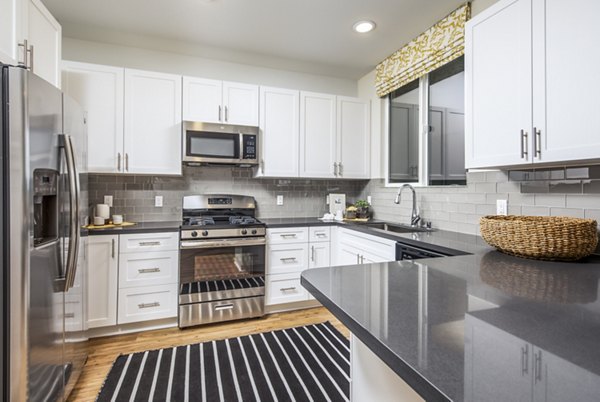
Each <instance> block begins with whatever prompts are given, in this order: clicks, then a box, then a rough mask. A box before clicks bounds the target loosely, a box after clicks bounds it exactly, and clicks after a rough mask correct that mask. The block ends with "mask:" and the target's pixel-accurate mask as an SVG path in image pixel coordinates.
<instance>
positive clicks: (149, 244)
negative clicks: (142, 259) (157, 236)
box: [138, 241, 160, 247]
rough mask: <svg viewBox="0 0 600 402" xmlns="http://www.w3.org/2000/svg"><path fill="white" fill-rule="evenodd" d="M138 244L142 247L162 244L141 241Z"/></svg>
mask: <svg viewBox="0 0 600 402" xmlns="http://www.w3.org/2000/svg"><path fill="white" fill-rule="evenodd" d="M138 244H139V245H140V247H147V246H160V242H159V241H141V242H139V243H138Z"/></svg>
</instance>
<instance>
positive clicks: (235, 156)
mask: <svg viewBox="0 0 600 402" xmlns="http://www.w3.org/2000/svg"><path fill="white" fill-rule="evenodd" d="M258 137H259V129H258V127H253V126H236V125H233V124H219V123H201V122H194V121H185V122H184V123H183V163H185V164H189V165H194V164H199V165H210V164H219V165H235V166H253V165H258V141H259V138H258Z"/></svg>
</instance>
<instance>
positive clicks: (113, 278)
mask: <svg viewBox="0 0 600 402" xmlns="http://www.w3.org/2000/svg"><path fill="white" fill-rule="evenodd" d="M88 251H89V263H88V274H87V284H88V286H87V306H88V307H87V320H88V327H89V328H97V327H106V326H109V325H116V324H117V292H118V275H119V272H118V270H119V236H118V235H100V236H89V241H88Z"/></svg>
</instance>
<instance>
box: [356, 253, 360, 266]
mask: <svg viewBox="0 0 600 402" xmlns="http://www.w3.org/2000/svg"><path fill="white" fill-rule="evenodd" d="M356 263H357V264H360V255H358V254H356Z"/></svg>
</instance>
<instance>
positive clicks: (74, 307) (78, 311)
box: [65, 295, 83, 332]
mask: <svg viewBox="0 0 600 402" xmlns="http://www.w3.org/2000/svg"><path fill="white" fill-rule="evenodd" d="M69 296H70V295H66V296H65V331H66V332H78V331H83V303H82V300H81V297H69Z"/></svg>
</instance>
